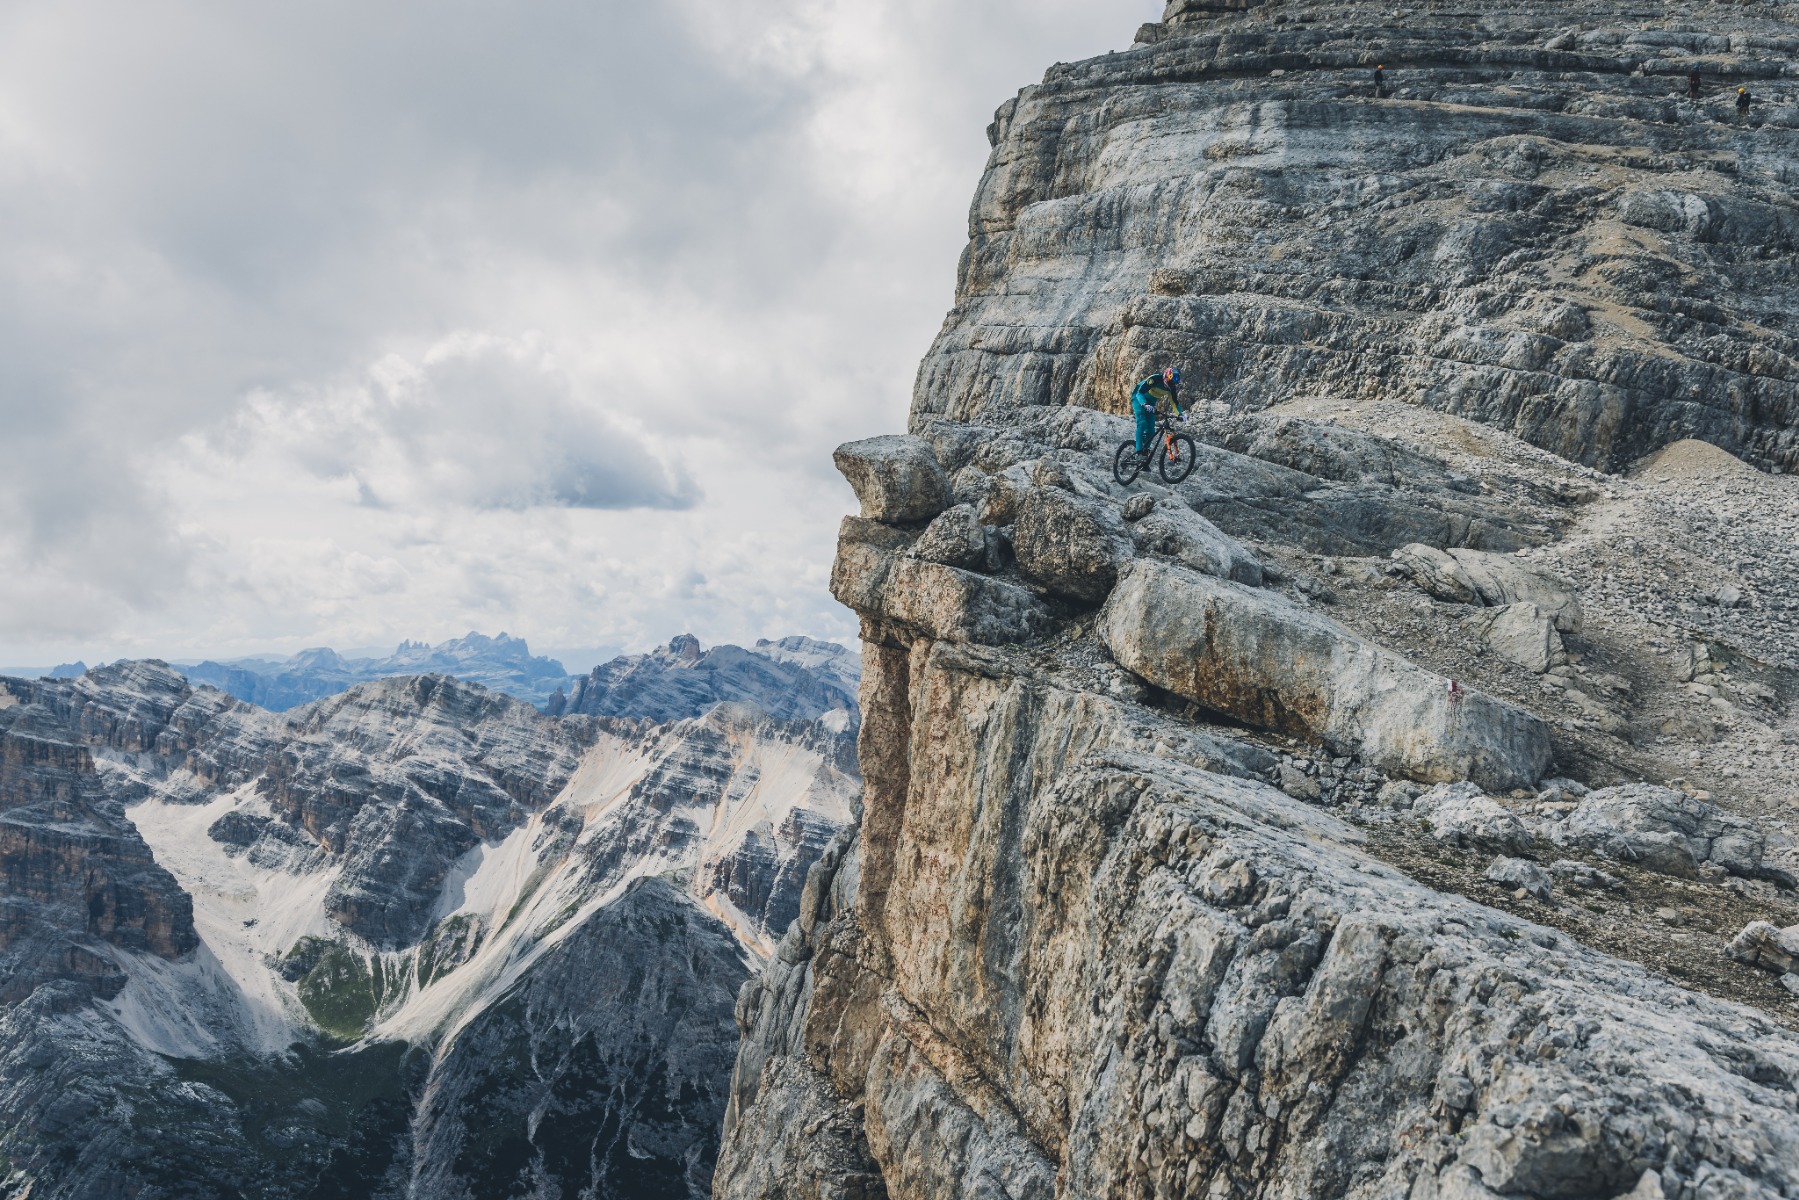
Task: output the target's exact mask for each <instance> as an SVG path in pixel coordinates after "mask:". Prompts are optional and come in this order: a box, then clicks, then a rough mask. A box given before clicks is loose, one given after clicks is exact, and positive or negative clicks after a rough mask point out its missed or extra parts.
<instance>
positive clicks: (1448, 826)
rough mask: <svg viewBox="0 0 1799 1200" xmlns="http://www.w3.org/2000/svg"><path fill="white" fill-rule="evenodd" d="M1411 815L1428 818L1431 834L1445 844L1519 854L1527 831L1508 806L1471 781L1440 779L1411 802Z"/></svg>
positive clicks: (1528, 843)
mask: <svg viewBox="0 0 1799 1200" xmlns="http://www.w3.org/2000/svg"><path fill="white" fill-rule="evenodd" d="M1412 815H1413V816H1414V817H1418V818H1420V819H1421V820H1426V821H1429V822H1430V832H1431V836H1432V837H1434V838H1436V839H1437V840H1438V841H1439V842H1442V843H1443V844H1445V845H1448V846H1473V847H1476V848H1478V849H1481V850H1494V851H1498V852H1499V853H1501V854H1523V853H1524V852H1525V851H1527V850H1529V849H1530V847H1531V842H1532V838H1531V836H1530V831H1529V830H1527V829H1525V828H1524V823H1523V822H1521V821H1520V820H1518V818H1517V817H1515V816H1513V815H1512V812H1511V810H1510V809H1508V808H1506V807H1505V806H1504V805H1503V804H1500V803H1499V802H1498V801H1496V800H1494V799H1493V798H1492V797H1491V796H1488V795H1487V794H1486V793H1485V792H1483V791H1482V790H1481V789H1480V787H1479V785H1477V784H1474V783H1456V784H1443V783H1440V784H1438V785H1437V786H1436V787H1434V788H1431V789H1430V790H1429V791H1428V792H1425V793H1424V794H1423V795H1422V796H1419V797H1418V799H1417V800H1415V801H1413V802H1412Z"/></svg>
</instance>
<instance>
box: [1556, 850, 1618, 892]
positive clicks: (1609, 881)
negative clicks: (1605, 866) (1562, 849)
mask: <svg viewBox="0 0 1799 1200" xmlns="http://www.w3.org/2000/svg"><path fill="white" fill-rule="evenodd" d="M1549 874H1550V877H1551V878H1553V879H1554V880H1555V881H1556V882H1557V883H1559V884H1561V885H1562V886H1564V887H1573V888H1581V889H1583V890H1586V891H1598V890H1600V889H1602V888H1615V887H1617V886H1618V878H1617V876H1615V875H1608V874H1606V873H1605V872H1604V871H1601V870H1600V869H1599V868H1598V867H1594V866H1589V865H1588V864H1586V863H1583V862H1575V861H1574V860H1573V859H1571V858H1558V859H1556V860H1555V861H1554V862H1552V863H1550V864H1549Z"/></svg>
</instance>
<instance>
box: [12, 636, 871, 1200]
mask: <svg viewBox="0 0 1799 1200" xmlns="http://www.w3.org/2000/svg"><path fill="white" fill-rule="evenodd" d="M690 642H691V639H677V640H676V643H675V648H674V651H671V652H668V653H670V654H673V655H674V657H677V658H678V657H679V652H680V651H681V650H683V649H684V648H686V647H687V646H688V644H689V643H690ZM767 647H768V648H771V649H773V650H774V651H776V652H779V653H784V654H787V655H788V656H789V657H790V659H792V658H796V657H797V658H799V659H804V660H806V661H809V662H812V663H814V665H815V666H816V668H817V670H814V667H809V666H806V665H805V663H804V662H793V661H790V662H788V663H787V664H786V665H785V666H781V667H780V669H779V671H778V672H777V674H778V675H779V676H780V680H781V681H782V682H783V683H784V684H786V685H790V686H787V687H785V688H784V690H783V691H782V692H781V693H780V694H778V695H777V696H776V697H775V698H776V699H777V700H778V702H779V706H780V707H782V708H783V709H784V711H788V712H789V714H790V715H788V716H785V717H775V716H770V715H769V714H768V712H767V711H766V710H765V709H763V708H761V707H758V706H756V705H755V704H753V703H749V702H748V701H749V700H751V699H752V698H753V697H754V696H755V695H756V694H757V692H758V688H759V686H760V683H759V682H758V681H759V680H760V681H761V682H763V683H765V682H767V680H765V679H763V675H765V674H766V673H767V671H766V667H763V668H758V670H759V671H761V672H762V674H757V675H756V676H755V677H754V678H745V679H740V680H735V681H729V676H730V672H729V670H728V669H727V668H726V667H725V666H723V665H719V669H717V670H715V671H714V672H712V674H713V676H714V677H715V679H714V682H715V683H716V685H717V687H719V688H722V687H725V686H727V682H728V681H729V686H730V687H731V689H732V692H733V694H734V695H735V696H737V697H738V700H737V701H734V702H729V703H719V702H717V701H716V700H709V699H705V698H704V697H697V696H690V697H689V699H690V700H694V701H695V703H694V704H693V705H690V706H689V707H688V708H687V709H685V710H684V711H682V712H679V713H675V714H673V715H669V714H663V713H658V717H659V718H660V719H645V718H631V717H620V716H601V717H596V716H588V715H566V716H563V717H561V718H553V717H550V716H547V715H544V714H541V713H539V712H538V711H536V710H535V709H534V708H532V707H531V705H529V704H526V703H524V702H521V701H519V700H516V699H513V698H511V697H508V696H505V695H502V694H499V693H496V692H491V691H488V690H486V689H485V688H482V687H480V686H476V685H472V684H467V683H462V682H459V681H457V680H454V679H449V678H446V677H444V676H431V675H427V676H420V677H414V678H396V679H387V680H381V681H379V682H374V683H364V684H361V685H358V686H356V687H353V688H351V689H350V690H349V691H346V692H343V693H342V694H339V695H335V696H332V697H330V698H328V699H325V700H321V701H317V702H314V703H312V704H309V705H305V706H302V707H299V708H296V709H293V710H291V711H289V712H286V713H281V714H276V713H270V712H266V711H263V710H261V709H258V708H255V707H252V706H250V705H247V704H243V703H240V702H237V701H234V700H232V699H231V698H230V697H228V696H226V695H224V694H223V693H221V692H218V691H214V690H212V689H210V688H194V687H192V686H190V685H189V684H188V682H187V681H186V680H185V679H183V678H182V677H181V675H179V674H177V673H176V672H175V671H173V670H171V669H169V668H167V667H164V666H163V665H162V664H159V663H120V664H115V665H113V666H110V667H106V668H102V669H99V670H96V671H92V672H89V673H88V674H86V675H84V676H82V677H80V678H77V679H73V680H66V681H53V680H40V681H36V682H28V681H24V680H13V679H4V680H0V879H3V880H4V887H3V888H0V905H4V912H5V916H6V920H5V923H4V926H0V930H3V932H0V980H3V981H4V987H3V990H0V1130H4V1133H0V1155H3V1156H4V1157H3V1158H0V1195H5V1196H9V1197H10V1196H21V1197H22V1196H25V1195H30V1196H32V1197H34V1198H37V1197H88V1196H100V1195H171V1196H172V1195H182V1196H220V1197H223V1196H241V1195H269V1196H275V1195H281V1196H289V1195H356V1196H392V1197H399V1196H421V1197H422V1196H430V1197H457V1196H469V1197H473V1196H493V1195H509V1194H513V1189H515V1188H516V1187H517V1186H519V1184H518V1181H519V1180H520V1179H522V1178H539V1179H547V1180H553V1181H557V1182H556V1184H555V1186H558V1187H566V1188H568V1189H570V1190H571V1192H572V1191H573V1190H579V1189H581V1188H598V1189H600V1191H601V1192H603V1193H606V1194H614V1193H624V1194H649V1193H654V1194H661V1195H703V1194H705V1193H706V1192H707V1191H708V1189H709V1181H710V1174H711V1164H712V1160H713V1156H714V1153H715V1150H716V1145H717V1137H718V1133H717V1131H718V1125H719V1121H720V1118H721V1116H722V1113H723V1109H724V1106H725V1102H726V1081H727V1079H728V1076H729V1073H730V1069H731V1062H732V1058H733V1055H734V1053H735V1046H736V1033H735V1028H734V1026H733V1024H732V1021H731V1011H732V1008H731V1006H732V999H733V996H734V995H735V992H736V990H737V988H738V986H739V985H740V984H741V983H742V982H743V980H744V979H745V977H746V975H747V974H748V972H749V970H750V967H751V965H752V964H753V963H754V962H755V961H756V959H757V957H758V956H762V955H766V954H767V953H768V952H770V951H771V950H772V948H773V946H774V943H775V941H776V940H777V939H778V938H779V937H780V936H781V934H782V932H783V931H784V930H785V929H786V928H787V926H788V925H789V924H790V923H791V922H792V920H793V918H794V916H795V915H796V913H797V911H798V906H799V893H800V889H801V885H802V882H803V880H804V878H805V873H806V870H807V868H808V867H809V865H810V864H811V863H812V862H813V861H814V860H815V859H816V858H817V857H818V856H819V855H820V854H821V853H822V852H823V850H824V848H825V846H826V845H827V844H828V843H829V842H830V840H831V838H832V837H833V836H834V835H835V834H836V833H837V832H838V831H840V830H841V829H843V828H844V827H845V826H846V825H848V824H849V823H850V822H851V820H852V818H853V807H854V804H855V803H856V797H857V794H858V792H859V780H858V776H857V771H856V762H855V746H854V741H855V735H856V723H857V716H856V711H855V709H854V705H853V700H845V699H844V698H843V692H842V675H843V673H845V672H853V670H854V666H853V663H846V662H845V661H844V657H845V655H844V652H843V651H842V650H841V648H839V647H833V646H830V645H828V644H824V643H816V642H812V641H810V640H808V639H788V640H787V642H785V643H768V644H767ZM693 649H695V650H697V646H695V647H693ZM727 649H732V648H722V647H721V648H715V649H714V650H713V651H709V652H707V653H708V654H711V655H713V656H714V662H715V665H718V664H719V660H720V659H721V658H722V659H727V660H728V659H729V658H730V656H729V655H728V654H721V653H720V652H721V651H723V650H727ZM739 653H740V654H741V653H743V652H739ZM652 657H653V656H652ZM696 657H704V655H696ZM750 657H752V658H754V660H755V662H756V663H759V664H771V663H772V662H773V660H771V659H769V658H768V657H766V656H763V655H752V656H750ZM670 669H675V668H670ZM637 675H638V682H639V683H640V684H641V685H644V686H645V687H646V688H647V690H648V691H649V692H650V693H656V692H657V689H656V688H655V687H654V686H653V684H654V680H655V678H656V676H657V671H656V669H654V666H653V665H652V666H651V667H650V668H648V669H644V670H640V671H639V672H638V673H637ZM662 690H663V691H666V690H667V689H666V688H665V689H662ZM715 690H716V689H715ZM796 693H797V694H798V695H797V696H796ZM806 696H811V697H814V698H818V699H821V700H823V699H824V698H827V697H834V698H835V702H834V703H820V704H818V705H815V706H813V707H812V708H810V709H806V708H805V700H804V697H806ZM701 700H704V702H703V703H700V702H699V701H701ZM802 710H803V715H793V714H799V713H801V712H802ZM546 1186H548V1185H546ZM318 1189H323V1190H318Z"/></svg>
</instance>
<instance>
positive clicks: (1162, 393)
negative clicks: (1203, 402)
mask: <svg viewBox="0 0 1799 1200" xmlns="http://www.w3.org/2000/svg"><path fill="white" fill-rule="evenodd" d="M1164 400H1172V401H1174V411H1175V412H1177V413H1178V412H1184V411H1186V410H1184V409H1183V408H1181V395H1180V388H1179V386H1178V385H1177V386H1175V387H1169V386H1168V385H1167V384H1166V383H1164V382H1162V377H1161V375H1159V374H1158V375H1151V376H1150V377H1149V378H1148V379H1145V380H1144V381H1143V382H1142V383H1139V384H1138V385H1137V386H1136V388H1135V389H1133V390H1132V392H1131V407H1132V408H1136V407H1137V405H1138V403H1139V402H1141V403H1144V404H1149V405H1158V406H1159V405H1160V404H1161V403H1162V401H1164Z"/></svg>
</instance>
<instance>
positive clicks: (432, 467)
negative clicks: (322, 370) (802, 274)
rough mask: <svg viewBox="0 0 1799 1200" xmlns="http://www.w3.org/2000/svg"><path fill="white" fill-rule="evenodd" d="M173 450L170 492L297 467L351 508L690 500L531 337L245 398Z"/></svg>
mask: <svg viewBox="0 0 1799 1200" xmlns="http://www.w3.org/2000/svg"><path fill="white" fill-rule="evenodd" d="M652 415H655V414H652ZM671 424H672V422H671ZM668 444H669V445H671V446H672V443H668ZM182 449H183V450H184V451H185V454H183V455H178V456H177V458H176V459H175V470H174V471H173V472H172V477H171V481H170V482H171V487H176V488H178V487H179V480H180V477H181V476H182V475H183V474H190V475H192V474H203V475H208V476H213V477H217V476H220V475H227V476H235V477H236V478H237V479H238V481H239V486H241V487H242V488H244V489H245V490H246V491H253V490H256V489H257V488H259V487H260V486H261V482H260V481H263V480H268V479H272V478H282V477H286V476H291V475H292V474H294V473H296V472H303V473H305V474H307V475H310V476H312V477H314V478H315V479H317V480H320V481H323V482H327V483H331V482H337V483H342V484H344V485H346V486H353V488H354V490H355V494H356V496H357V499H358V500H359V501H360V502H361V503H363V504H367V505H371V506H373V507H378V508H401V509H405V510H408V511H411V512H424V511H429V510H430V509H433V508H437V507H442V506H452V507H454V506H466V507H470V508H504V509H518V510H524V509H531V508H539V507H546V506H555V507H565V508H620V509H628V508H687V507H690V506H691V505H692V504H693V503H694V501H695V500H696V499H697V496H698V490H697V488H696V487H695V486H694V483H693V481H692V479H691V478H690V477H689V476H688V475H687V473H686V472H685V471H683V470H682V469H681V468H680V466H679V465H678V464H674V465H671V464H670V463H669V462H668V461H667V450H663V451H657V450H656V449H654V448H652V442H651V440H650V439H647V438H646V437H645V436H644V435H643V432H642V431H641V430H640V429H639V428H637V422H635V421H633V420H631V419H629V418H627V417H625V416H622V415H619V414H614V413H612V412H609V411H607V409H606V408H605V407H604V406H603V405H601V404H600V403H598V402H597V401H596V400H594V399H593V398H591V397H587V396H583V395H581V394H579V388H578V386H577V384H576V383H575V381H574V380H573V379H571V378H570V377H569V376H568V374H567V373H566V372H565V371H563V370H562V369H561V367H560V366H558V364H557V363H556V360H555V358H554V356H553V355H551V354H550V353H548V351H546V350H545V349H544V346H543V340H542V338H540V337H537V336H534V335H527V336H524V337H518V338H501V337H495V336H493V335H490V334H470V333H459V334H455V335H453V336H451V337H448V338H445V339H444V340H443V341H441V342H439V343H437V344H436V345H434V346H432V347H430V348H429V349H428V350H427V351H425V353H424V354H423V355H421V356H420V357H419V358H418V359H417V360H411V359H408V358H406V357H404V356H403V355H399V354H389V355H387V356H386V357H384V358H382V359H381V360H380V361H379V362H376V363H375V364H374V365H373V366H372V367H371V368H370V369H369V370H368V372H367V373H366V375H364V377H362V378H361V379H357V380H352V381H350V382H347V383H345V384H342V385H339V386H336V387H328V388H325V389H322V390H319V391H316V392H311V393H303V394H300V395H296V396H283V395H277V394H273V393H269V392H257V393H253V394H252V395H251V396H250V397H249V398H248V399H247V400H246V401H245V403H244V405H243V407H242V408H241V409H240V411H239V412H238V413H236V414H234V416H233V417H232V418H231V420H230V421H229V422H227V423H226V424H224V425H223V426H222V427H220V428H218V429H215V430H207V431H203V432H201V433H198V434H195V435H193V436H190V437H188V438H186V439H184V443H183V447H182ZM195 515H196V516H198V515H199V514H195Z"/></svg>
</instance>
